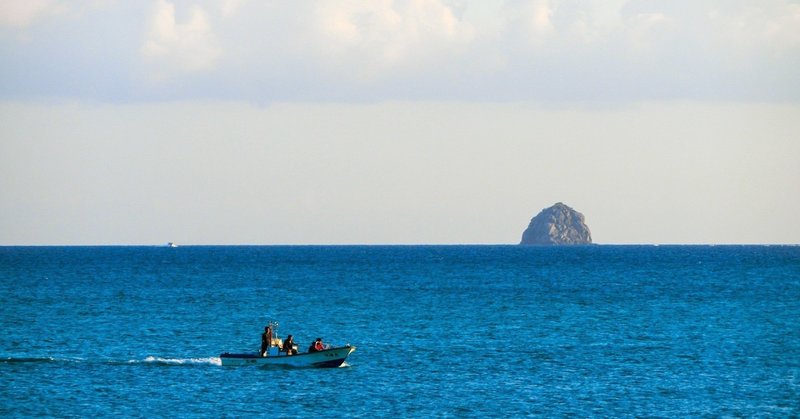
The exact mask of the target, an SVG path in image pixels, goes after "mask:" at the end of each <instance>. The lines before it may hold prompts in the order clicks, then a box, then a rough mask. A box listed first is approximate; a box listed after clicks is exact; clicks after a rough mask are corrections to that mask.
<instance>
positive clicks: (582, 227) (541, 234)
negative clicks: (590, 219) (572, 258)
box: [519, 202, 592, 245]
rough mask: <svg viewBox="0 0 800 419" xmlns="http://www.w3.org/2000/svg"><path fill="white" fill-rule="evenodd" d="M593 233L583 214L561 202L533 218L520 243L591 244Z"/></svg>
mask: <svg viewBox="0 0 800 419" xmlns="http://www.w3.org/2000/svg"><path fill="white" fill-rule="evenodd" d="M591 243H592V233H590V232H589V227H588V226H587V225H586V223H585V222H584V218H583V214H581V213H579V212H578V211H575V210H574V209H572V208H570V207H568V206H566V205H564V204H563V203H561V202H559V203H557V204H555V205H553V206H552V207H550V208H545V209H543V210H542V211H541V212H540V213H539V214H538V215H537V216H535V217H533V219H531V223H530V224H529V225H528V228H527V229H525V232H524V233H522V241H521V242H520V243H519V244H538V245H570V244H591Z"/></svg>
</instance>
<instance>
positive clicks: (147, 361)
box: [0, 356, 222, 366]
mask: <svg viewBox="0 0 800 419" xmlns="http://www.w3.org/2000/svg"><path fill="white" fill-rule="evenodd" d="M44 363H93V364H106V365H134V364H141V365H216V366H220V365H222V362H221V361H220V359H219V358H218V357H208V358H162V357H157V356H148V357H146V358H144V359H130V360H127V361H122V360H115V359H100V360H95V361H89V360H86V359H80V358H55V357H4V358H0V364H44Z"/></svg>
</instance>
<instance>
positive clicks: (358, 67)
mask: <svg viewBox="0 0 800 419" xmlns="http://www.w3.org/2000/svg"><path fill="white" fill-rule="evenodd" d="M310 25H311V28H310V29H311V31H312V32H311V36H312V37H313V38H312V40H311V43H312V44H314V45H316V47H317V49H318V51H319V53H320V54H322V57H323V58H325V61H326V64H334V65H343V66H345V67H348V68H349V69H351V70H355V71H356V72H357V73H358V74H359V75H360V76H365V75H367V76H370V75H372V76H375V75H377V73H378V72H389V73H391V72H392V71H393V70H392V69H395V70H396V69H397V68H398V66H399V67H404V68H408V67H412V68H413V67H419V66H420V65H422V64H423V63H430V62H431V61H436V58H437V57H439V56H440V55H441V54H444V55H450V54H453V53H456V54H457V53H458V51H459V49H460V48H463V47H464V46H465V45H466V44H468V43H469V42H470V41H471V40H472V39H473V37H474V35H475V33H474V28H473V27H472V25H470V24H469V23H467V22H465V21H463V20H461V19H459V18H458V17H457V16H456V15H455V13H454V11H453V9H452V8H450V7H449V6H447V5H445V4H444V3H443V2H441V1H439V0H351V1H348V0H340V1H324V2H319V3H317V5H316V8H315V9H314V11H313V17H312V21H311V22H310Z"/></svg>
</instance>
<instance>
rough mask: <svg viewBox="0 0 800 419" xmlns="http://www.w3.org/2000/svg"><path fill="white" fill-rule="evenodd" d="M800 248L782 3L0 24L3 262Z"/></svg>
mask: <svg viewBox="0 0 800 419" xmlns="http://www.w3.org/2000/svg"><path fill="white" fill-rule="evenodd" d="M556 202H564V203H565V204H567V205H569V206H571V207H573V208H574V209H576V210H577V211H579V212H581V213H583V214H584V216H585V218H586V223H587V225H588V226H589V228H590V229H591V232H592V237H593V239H594V242H596V243H606V244H638V243H644V244H651V243H652V244H749V243H752V244H798V243H800V217H798V214H800V1H798V0H758V1H752V0H692V1H683V0H674V1H668V2H665V1H653V0H582V1H577V0H452V1H448V0H364V1H359V0H328V1H316V0H309V1H302V0H299V1H269V0H263V1H256V0H250V1H248V0H195V1H181V0H175V1H167V0H146V1H135V2H130V1H121V0H120V1H117V0H73V1H62V0H24V1H23V0H18V1H9V0H0V245H61V244H65V245H83V244H90V245H94V244H99V245H105V244H122V245H125V244H145V245H146V244H163V243H166V242H168V241H171V242H176V243H178V244H179V245H186V244H300V245H303V244H514V243H518V242H519V240H520V238H521V235H522V232H523V231H524V229H525V228H526V227H527V225H528V223H529V221H530V219H531V218H532V217H533V216H535V215H536V214H537V213H538V212H539V211H540V210H542V209H543V208H546V207H549V206H551V205H553V204H554V203H556Z"/></svg>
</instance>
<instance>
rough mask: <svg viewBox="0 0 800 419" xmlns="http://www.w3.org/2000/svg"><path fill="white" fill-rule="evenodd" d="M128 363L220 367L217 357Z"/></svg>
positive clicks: (159, 359)
mask: <svg viewBox="0 0 800 419" xmlns="http://www.w3.org/2000/svg"><path fill="white" fill-rule="evenodd" d="M128 362H129V363H132V364H135V363H147V364H157V365H222V361H220V359H219V357H208V358H161V357H157V356H148V357H147V358H145V359H144V360H141V361H140V360H130V361H128Z"/></svg>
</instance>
